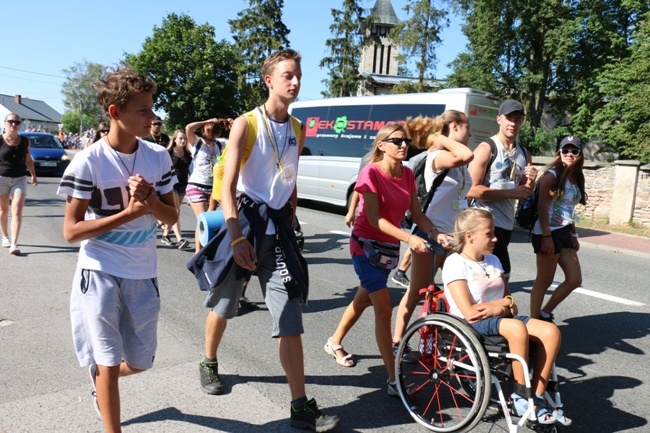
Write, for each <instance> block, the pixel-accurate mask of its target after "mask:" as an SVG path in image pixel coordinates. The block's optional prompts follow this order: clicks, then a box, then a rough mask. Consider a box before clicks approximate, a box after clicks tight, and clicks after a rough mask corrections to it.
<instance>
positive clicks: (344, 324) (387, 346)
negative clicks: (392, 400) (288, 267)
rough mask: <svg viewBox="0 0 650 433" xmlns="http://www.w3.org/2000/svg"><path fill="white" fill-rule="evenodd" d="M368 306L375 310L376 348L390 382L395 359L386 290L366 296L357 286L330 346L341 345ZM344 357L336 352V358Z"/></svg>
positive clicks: (388, 298)
mask: <svg viewBox="0 0 650 433" xmlns="http://www.w3.org/2000/svg"><path fill="white" fill-rule="evenodd" d="M370 305H372V306H373V308H374V310H375V339H376V340H377V347H378V348H379V353H380V354H381V358H382V360H383V361H384V366H385V367H386V372H387V373H388V380H390V381H391V382H392V381H394V380H395V359H394V358H393V344H392V338H391V333H390V325H391V316H392V312H393V311H392V310H393V309H392V306H391V303H390V296H389V294H388V289H387V288H384V289H381V290H377V291H375V292H373V293H371V294H368V292H367V291H366V289H365V288H364V287H363V286H359V289H358V290H357V293H356V294H355V295H354V299H353V300H352V303H350V305H348V307H347V308H346V309H345V311H344V312H343V317H342V318H341V321H340V322H339V325H338V327H337V328H336V331H335V332H334V334H333V335H332V337H331V340H330V341H331V342H332V345H339V344H341V342H342V341H343V339H344V338H345V336H346V335H347V333H348V331H350V329H352V327H353V326H354V324H355V323H357V321H358V320H359V318H360V317H361V315H362V314H363V311H364V310H365V309H366V308H368V307H369V306H370ZM345 355H347V353H345V351H343V350H338V351H337V356H339V357H342V356H345Z"/></svg>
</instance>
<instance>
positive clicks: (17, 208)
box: [0, 113, 38, 255]
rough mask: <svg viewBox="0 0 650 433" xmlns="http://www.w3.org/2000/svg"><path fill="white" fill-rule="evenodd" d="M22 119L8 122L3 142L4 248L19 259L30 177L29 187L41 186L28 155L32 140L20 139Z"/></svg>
mask: <svg viewBox="0 0 650 433" xmlns="http://www.w3.org/2000/svg"><path fill="white" fill-rule="evenodd" d="M21 123H22V119H21V118H20V116H19V115H17V114H15V113H9V114H8V115H7V117H6V118H5V128H4V133H3V134H2V138H0V229H1V230H2V247H3V248H9V254H13V255H18V254H20V250H19V249H18V233H20V226H21V225H22V222H23V207H24V205H25V199H26V197H27V176H26V175H25V171H26V170H27V169H29V172H30V173H31V176H32V179H31V181H30V183H31V184H32V185H34V186H36V185H38V179H36V173H35V171H34V160H33V159H32V155H31V154H30V153H29V139H28V138H27V137H21V136H20V135H18V131H20V124H21ZM9 200H11V239H10V238H9V232H8V230H7V229H8V223H9Z"/></svg>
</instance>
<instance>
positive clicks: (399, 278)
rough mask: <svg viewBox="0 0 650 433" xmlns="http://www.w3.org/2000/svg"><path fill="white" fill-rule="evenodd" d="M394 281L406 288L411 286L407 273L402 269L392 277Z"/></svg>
mask: <svg viewBox="0 0 650 433" xmlns="http://www.w3.org/2000/svg"><path fill="white" fill-rule="evenodd" d="M391 280H392V281H393V283H395V284H397V285H398V286H402V287H404V288H405V289H408V288H409V283H410V281H409V278H408V277H407V276H406V274H405V273H404V272H402V271H397V272H395V274H394V275H393V277H392V278H391Z"/></svg>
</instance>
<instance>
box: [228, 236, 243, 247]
mask: <svg viewBox="0 0 650 433" xmlns="http://www.w3.org/2000/svg"><path fill="white" fill-rule="evenodd" d="M245 240H246V237H245V236H240V237H238V238H237V239H235V240H234V241H232V242H231V243H230V246H231V247H234V246H235V245H237V244H238V243H240V242H241V241H245Z"/></svg>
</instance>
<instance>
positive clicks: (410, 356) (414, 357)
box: [393, 343, 420, 364]
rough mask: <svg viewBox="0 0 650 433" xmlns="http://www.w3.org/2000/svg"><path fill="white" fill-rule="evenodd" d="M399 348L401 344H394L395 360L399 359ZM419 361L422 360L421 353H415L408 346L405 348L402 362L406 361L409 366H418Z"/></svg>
mask: <svg viewBox="0 0 650 433" xmlns="http://www.w3.org/2000/svg"><path fill="white" fill-rule="evenodd" d="M398 348H399V343H393V357H394V358H395V359H397V349H398ZM419 360H420V353H419V352H414V351H413V350H411V348H410V347H409V346H408V345H407V346H406V347H405V348H404V354H403V355H402V361H404V362H405V363H407V364H417V363H418V361H419Z"/></svg>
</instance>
